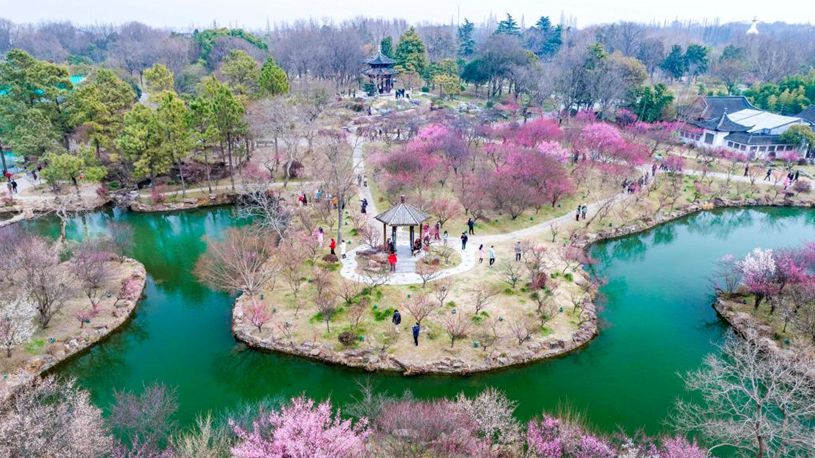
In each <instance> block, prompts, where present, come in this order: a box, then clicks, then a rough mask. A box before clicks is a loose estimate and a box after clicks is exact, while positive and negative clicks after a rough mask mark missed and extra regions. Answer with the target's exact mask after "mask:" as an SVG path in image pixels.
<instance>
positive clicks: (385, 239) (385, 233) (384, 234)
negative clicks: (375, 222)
mask: <svg viewBox="0 0 815 458" xmlns="http://www.w3.org/2000/svg"><path fill="white" fill-rule="evenodd" d="M382 246H384V247H385V250H387V249H388V224H387V223H382Z"/></svg>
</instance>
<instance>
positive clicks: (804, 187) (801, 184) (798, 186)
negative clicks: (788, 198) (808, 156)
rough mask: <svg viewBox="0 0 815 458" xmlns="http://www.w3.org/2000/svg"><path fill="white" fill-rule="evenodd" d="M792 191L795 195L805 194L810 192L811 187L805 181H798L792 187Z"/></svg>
mask: <svg viewBox="0 0 815 458" xmlns="http://www.w3.org/2000/svg"><path fill="white" fill-rule="evenodd" d="M792 190H793V191H795V192H797V193H799V194H800V193H802V192H803V193H807V192H809V191H811V190H812V185H811V184H810V182H809V181H806V180H798V181H796V182H795V184H794V185H792Z"/></svg>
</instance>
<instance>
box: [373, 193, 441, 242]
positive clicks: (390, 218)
mask: <svg viewBox="0 0 815 458" xmlns="http://www.w3.org/2000/svg"><path fill="white" fill-rule="evenodd" d="M375 218H376V220H377V221H379V222H381V223H382V225H383V229H384V231H383V232H384V234H383V236H382V243H383V244H384V245H387V244H388V226H390V227H391V240H392V241H393V246H394V247H396V228H397V227H399V226H408V227H410V246H411V247H412V246H413V240H414V234H415V230H414V227H415V226H419V236H421V227H422V223H424V222H425V221H427V219H428V218H430V216H429V215H428V214H427V213H425V212H423V211H421V210H419V209H418V208H416V207H414V206H413V205H410V204H408V203H405V196H402V197H401V202H399V205H397V206H395V207H393V208H391V209H390V210H388V211H386V212H384V213H380V214H378V215H376V217H375Z"/></svg>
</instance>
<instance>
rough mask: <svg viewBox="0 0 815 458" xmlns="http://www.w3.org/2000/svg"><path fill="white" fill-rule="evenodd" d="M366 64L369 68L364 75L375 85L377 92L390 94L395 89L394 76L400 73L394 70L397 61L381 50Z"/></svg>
mask: <svg viewBox="0 0 815 458" xmlns="http://www.w3.org/2000/svg"><path fill="white" fill-rule="evenodd" d="M365 63H366V64H367V65H368V68H367V69H366V70H365V72H364V74H365V76H367V77H368V78H369V79H370V81H371V83H372V84H373V85H374V88H375V91H376V92H378V93H380V94H385V93H388V92H390V91H391V89H393V81H394V76H396V74H397V73H399V71H398V70H396V69H395V68H393V65H394V64H396V61H395V60H393V59H391V58H390V57H388V56H386V55H384V54H382V50H381V49H380V50H379V52H378V53H377V54H376V55H375V56H374V57H372V58H370V59H368V60H366V61H365Z"/></svg>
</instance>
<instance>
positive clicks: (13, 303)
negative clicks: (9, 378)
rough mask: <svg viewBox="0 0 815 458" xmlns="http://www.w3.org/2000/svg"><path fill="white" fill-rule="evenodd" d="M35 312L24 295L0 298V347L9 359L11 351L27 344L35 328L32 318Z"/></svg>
mask: <svg viewBox="0 0 815 458" xmlns="http://www.w3.org/2000/svg"><path fill="white" fill-rule="evenodd" d="M36 315H37V310H36V309H35V308H34V306H33V305H32V304H31V302H29V301H28V300H27V298H26V297H25V296H24V295H21V294H20V295H15V294H4V295H2V296H0V345H2V346H3V348H5V349H6V357H8V358H11V349H12V348H14V347H15V346H17V345H20V344H23V343H26V342H28V340H29V339H30V338H31V337H32V336H33V335H34V332H36V330H37V328H36V326H35V324H34V318H35V317H36Z"/></svg>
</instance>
